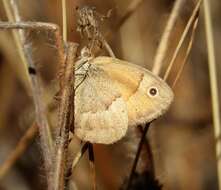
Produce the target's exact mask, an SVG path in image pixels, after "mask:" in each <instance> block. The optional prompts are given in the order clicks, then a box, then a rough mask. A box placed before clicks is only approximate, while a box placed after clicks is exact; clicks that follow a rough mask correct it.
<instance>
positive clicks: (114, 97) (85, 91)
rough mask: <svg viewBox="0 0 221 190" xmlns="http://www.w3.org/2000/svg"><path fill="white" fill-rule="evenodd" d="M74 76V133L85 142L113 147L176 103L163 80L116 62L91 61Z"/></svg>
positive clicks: (143, 70)
mask: <svg viewBox="0 0 221 190" xmlns="http://www.w3.org/2000/svg"><path fill="white" fill-rule="evenodd" d="M76 67H77V68H78V65H76ZM75 75H76V76H75V77H76V80H75V86H78V87H77V88H76V91H75V131H74V132H75V134H76V135H77V136H78V137H79V138H80V139H81V140H83V141H89V142H91V143H102V144H111V143H114V142H116V141H118V140H120V139H121V138H122V137H124V136H125V134H126V132H127V128H128V126H137V125H140V124H145V123H147V122H150V121H152V120H154V119H156V118H158V117H159V116H161V115H162V114H164V113H165V112H166V110H167V109H168V108H169V106H170V104H171V102H172V100H173V92H172V90H171V88H170V87H169V86H168V85H167V84H166V82H165V81H163V80H162V79H161V78H159V77H158V76H155V75H154V74H152V73H151V72H150V71H148V70H147V69H145V68H143V67H140V66H137V65H135V64H132V63H129V62H126V61H123V60H119V59H116V58H112V57H96V58H92V59H90V60H88V61H87V62H86V63H85V64H84V65H83V66H81V67H79V68H78V69H76V71H75Z"/></svg>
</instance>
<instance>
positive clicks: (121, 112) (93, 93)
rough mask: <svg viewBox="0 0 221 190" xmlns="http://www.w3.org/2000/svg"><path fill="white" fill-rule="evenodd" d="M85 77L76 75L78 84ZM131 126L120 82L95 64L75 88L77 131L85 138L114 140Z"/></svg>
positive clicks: (78, 134)
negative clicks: (112, 78)
mask: <svg viewBox="0 0 221 190" xmlns="http://www.w3.org/2000/svg"><path fill="white" fill-rule="evenodd" d="M81 80H82V78H81V77H76V85H77V84H78V83H79V82H81ZM127 127H128V113H127V106H126V103H125V101H124V100H123V98H122V97H121V94H120V92H119V91H118V86H117V85H116V83H115V82H114V81H112V80H111V79H110V77H109V76H108V75H107V74H106V73H105V72H104V71H103V70H102V69H100V68H97V67H96V66H93V65H91V67H90V68H88V70H87V74H86V77H85V78H84V79H83V81H82V83H81V84H80V85H79V86H78V88H77V90H76V91H75V134H76V135H77V136H78V137H79V138H80V139H81V140H84V141H89V142H92V143H103V144H110V143H113V142H115V141H117V140H119V139H121V138H122V137H123V136H124V135H125V133H126V131H127Z"/></svg>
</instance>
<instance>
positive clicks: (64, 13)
mask: <svg viewBox="0 0 221 190" xmlns="http://www.w3.org/2000/svg"><path fill="white" fill-rule="evenodd" d="M62 26H63V41H64V42H67V3H66V0H62Z"/></svg>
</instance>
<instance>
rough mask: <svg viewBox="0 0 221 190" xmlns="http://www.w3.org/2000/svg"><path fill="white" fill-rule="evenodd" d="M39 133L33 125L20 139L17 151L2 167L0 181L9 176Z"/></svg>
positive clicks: (15, 150)
mask: <svg viewBox="0 0 221 190" xmlns="http://www.w3.org/2000/svg"><path fill="white" fill-rule="evenodd" d="M37 131H38V128H37V125H36V124H33V125H32V126H31V127H30V128H29V129H28V130H27V131H26V133H25V134H24V136H23V137H22V138H21V139H20V141H19V142H18V144H17V146H16V147H15V149H14V150H13V151H12V152H11V153H10V154H9V156H8V158H7V159H6V161H5V162H3V164H2V165H1V166H0V180H1V179H2V178H3V177H4V176H5V175H6V174H7V172H8V171H9V170H10V168H11V167H12V165H13V164H14V163H15V162H16V161H17V160H18V158H19V157H20V156H21V155H22V154H23V153H24V151H25V150H26V148H27V146H28V145H29V143H30V141H31V140H32V139H33V137H34V136H35V135H36V132H37Z"/></svg>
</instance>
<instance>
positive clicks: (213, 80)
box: [204, 0, 221, 189]
mask: <svg viewBox="0 0 221 190" xmlns="http://www.w3.org/2000/svg"><path fill="white" fill-rule="evenodd" d="M204 15H205V31H206V40H207V51H208V66H209V75H210V88H211V96H212V109H213V125H214V135H215V140H216V141H215V142H216V159H217V173H218V184H219V189H221V139H220V137H221V128H220V127H221V126H220V110H219V105H220V104H219V94H218V84H217V83H218V80H217V73H216V71H217V70H216V59H215V50H214V39H213V30H212V19H211V13H210V2H209V1H208V0H204Z"/></svg>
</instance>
